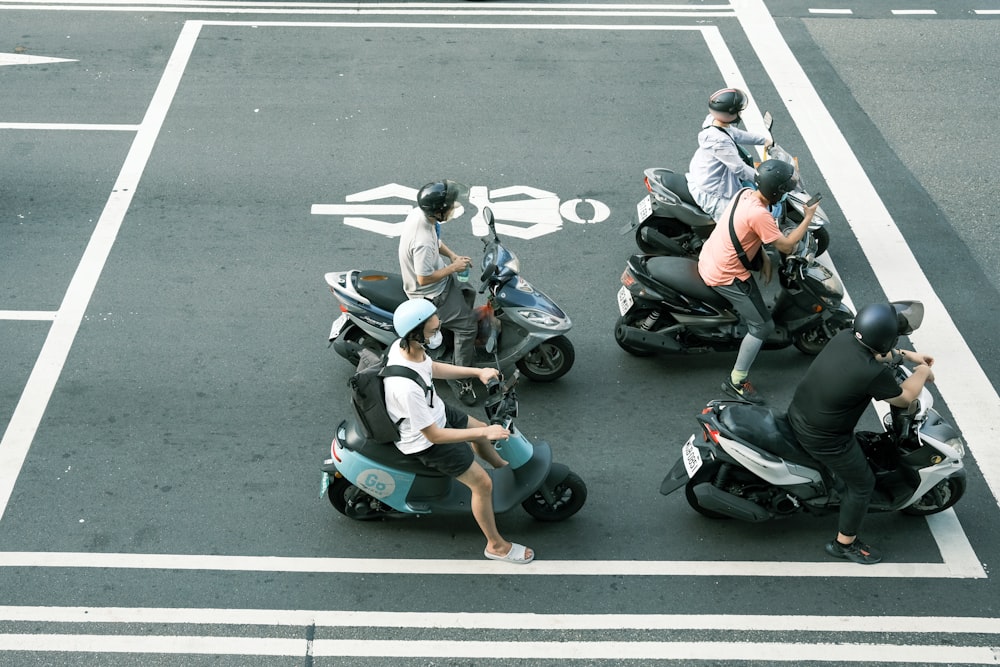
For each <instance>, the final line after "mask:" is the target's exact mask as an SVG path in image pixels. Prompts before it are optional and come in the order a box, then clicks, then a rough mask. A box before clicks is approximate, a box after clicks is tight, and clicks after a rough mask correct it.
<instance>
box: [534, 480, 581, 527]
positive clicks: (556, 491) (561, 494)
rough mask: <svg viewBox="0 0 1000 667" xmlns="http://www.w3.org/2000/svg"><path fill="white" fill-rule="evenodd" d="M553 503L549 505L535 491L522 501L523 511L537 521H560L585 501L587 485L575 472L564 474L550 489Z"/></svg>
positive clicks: (570, 514) (576, 510)
mask: <svg viewBox="0 0 1000 667" xmlns="http://www.w3.org/2000/svg"><path fill="white" fill-rule="evenodd" d="M552 495H553V496H554V497H555V503H554V504H552V505H550V504H549V503H548V502H546V500H545V497H544V496H543V495H542V494H541V493H535V495H533V496H531V497H530V498H528V499H527V500H525V501H524V502H523V503H521V507H523V508H524V511H525V512H527V513H528V514H530V515H531V516H533V517H535V518H536V519H538V520H539V521H562V520H563V519H568V518H570V517H571V516H573V515H574V514H576V513H577V512H579V511H580V508H581V507H583V504H584V503H585V502H587V485H586V484H584V483H583V480H582V479H581V478H580V476H579V475H577V474H576V473H575V472H570V473H569V474H568V475H566V479H564V480H563V481H561V482H559V484H556V486H555V488H553V489H552Z"/></svg>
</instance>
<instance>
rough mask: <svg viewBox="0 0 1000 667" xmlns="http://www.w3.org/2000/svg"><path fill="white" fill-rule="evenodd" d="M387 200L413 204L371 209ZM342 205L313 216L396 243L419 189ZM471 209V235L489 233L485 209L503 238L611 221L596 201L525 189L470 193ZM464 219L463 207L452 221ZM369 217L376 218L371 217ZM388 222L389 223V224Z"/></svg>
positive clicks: (394, 187) (364, 195) (374, 193)
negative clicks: (331, 217)
mask: <svg viewBox="0 0 1000 667" xmlns="http://www.w3.org/2000/svg"><path fill="white" fill-rule="evenodd" d="M386 199H402V200H405V201H406V202H412V203H378V204H374V203H369V202H377V201H382V200H386ZM344 200H345V201H346V202H347V203H346V204H313V206H312V209H311V212H312V214H313V215H342V216H344V224H345V225H347V226H349V227H356V228H358V229H364V230H367V231H370V232H374V233H376V234H381V235H383V236H388V237H390V238H395V237H398V236H399V235H400V234H401V233H402V224H403V220H404V219H405V218H406V214H407V213H409V212H410V211H411V210H412V209H413V206H414V204H415V203H416V201H417V189H416V188H411V187H407V186H405V185H399V184H398V183H389V184H388V185H382V186H379V187H377V188H372V189H371V190H365V191H364V192H356V193H354V194H350V195H347V196H346V197H345V198H344ZM469 204H471V205H472V206H475V207H476V213H475V215H473V216H472V233H473V234H475V235H476V236H486V234H488V233H489V229H488V227H487V224H486V221H485V219H484V218H483V209H485V208H486V207H489V208H490V209H491V210H492V211H493V214H494V216H495V217H496V228H497V231H499V232H502V233H503V234H504V235H505V236H513V237H516V238H521V239H533V238H538V237H539V236H544V235H546V234H551V233H553V232H557V231H559V230H560V229H562V226H563V220H568V221H569V222H574V223H576V224H580V225H582V224H593V223H597V222H604V221H605V220H607V219H608V218H609V217H610V216H611V209H610V208H608V206H607V204H605V203H603V202H600V201H597V200H596V199H580V198H577V199H569V200H567V201H565V202H560V199H559V196H558V195H556V194H555V193H553V192H548V191H546V190H540V189H538V188H533V187H529V186H526V185H514V186H511V187H506V188H500V189H497V190H490V189H489V188H487V187H486V186H484V185H475V186H472V187H471V188H469ZM464 214H465V209H464V207H462V205H461V204H459V205H458V210H456V211H455V216H454V217H455V218H460V217H461V216H462V215H464ZM369 216H378V217H377V218H376V217H369ZM387 218H388V219H387Z"/></svg>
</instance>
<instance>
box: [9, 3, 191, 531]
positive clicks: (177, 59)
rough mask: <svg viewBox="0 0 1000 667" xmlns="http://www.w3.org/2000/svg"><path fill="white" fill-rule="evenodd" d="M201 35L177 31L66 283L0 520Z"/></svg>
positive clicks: (22, 422)
mask: <svg viewBox="0 0 1000 667" xmlns="http://www.w3.org/2000/svg"><path fill="white" fill-rule="evenodd" d="M200 30H201V24H199V23H197V22H193V21H192V22H187V23H185V24H184V27H183V28H182V29H181V33H180V36H179V37H178V39H177V44H176V46H175V47H174V51H173V54H171V56H170V60H169V61H168V62H167V65H166V68H165V69H164V71H163V76H162V78H161V79H160V83H159V85H158V86H157V88H156V92H155V93H154V94H153V98H152V100H151V101H150V103H149V108H148V109H147V111H146V116H145V118H143V120H142V123H141V124H140V126H139V130H138V132H137V133H136V135H135V138H134V140H133V142H132V147H131V148H130V149H129V152H128V155H127V156H126V157H125V162H124V163H123V164H122V168H121V172H120V173H119V174H118V179H117V181H116V182H115V185H114V188H113V189H112V192H111V196H110V197H109V198H108V201H107V203H106V204H105V206H104V211H103V212H102V213H101V217H100V218H99V219H98V221H97V225H96V226H95V228H94V233H93V235H91V237H90V242H89V243H88V244H87V248H86V249H85V250H84V252H83V257H82V259H81V260H80V264H79V266H77V269H76V272H75V273H74V274H73V278H72V279H71V280H70V283H69V287H68V288H67V290H66V294H65V295H64V297H63V301H62V304H61V305H60V307H59V311H58V315H57V316H56V317H55V318H54V319H53V321H52V326H51V328H50V329H49V334H48V336H47V337H46V339H45V343H44V344H43V345H42V350H41V352H40V353H39V355H38V358H37V360H36V361H35V365H34V367H33V368H32V370H31V375H30V376H29V377H28V381H27V383H26V384H25V387H24V391H23V392H22V393H21V398H20V400H19V401H18V403H17V407H16V408H14V413H13V414H12V415H11V418H10V423H9V424H8V426H7V430H6V432H5V433H4V436H3V440H0V518H2V517H3V513H4V512H6V510H7V503H9V502H10V496H11V493H12V492H13V490H14V484H15V483H16V481H17V477H18V475H19V474H20V473H21V467H22V466H23V465H24V459H25V457H26V456H27V454H28V450H29V449H30V447H31V442H32V440H33V439H34V437H35V432H36V431H37V430H38V425H39V424H40V423H41V420H42V416H43V415H44V414H45V409H46V407H48V404H49V399H50V398H51V397H52V390H53V389H54V388H55V385H56V382H57V381H58V379H59V375H60V374H61V373H62V369H63V365H64V364H65V363H66V358H67V356H68V355H69V350H70V348H71V347H72V345H73V339H74V338H76V334H77V331H78V330H79V328H80V323H81V322H82V321H83V317H84V314H85V313H86V310H87V305H88V304H89V303H90V298H91V296H92V295H93V293H94V288H95V287H96V286H97V281H98V280H99V279H100V277H101V271H102V270H103V269H104V263H105V262H106V261H107V259H108V255H109V253H110V252H111V246H112V245H114V242H115V239H116V238H117V236H118V230H119V229H120V228H121V224H122V220H123V219H124V218H125V214H126V213H127V212H128V207H129V205H130V204H131V202H132V196H133V194H134V193H135V189H136V187H138V185H139V180H140V178H141V177H142V172H143V170H144V169H145V168H146V161H147V160H148V159H149V156H150V154H151V153H152V150H153V146H154V144H155V143H156V138H157V136H158V134H159V132H160V127H162V125H163V120H164V118H165V117H166V115H167V109H169V108H170V103H171V101H172V99H173V97H174V94H175V92H176V91H177V86H178V84H179V83H180V80H181V76H182V75H183V74H184V69H185V68H186V67H187V62H188V58H189V57H190V55H191V51H192V50H193V49H194V44H195V40H196V39H197V37H198V33H199V31H200Z"/></svg>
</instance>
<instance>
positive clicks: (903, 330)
mask: <svg viewBox="0 0 1000 667" xmlns="http://www.w3.org/2000/svg"><path fill="white" fill-rule="evenodd" d="M891 305H892V308H893V310H895V311H896V322H897V323H898V325H899V328H898V331H899V335H900V336H908V335H910V334H911V333H913V332H914V331H915V330H917V329H919V328H920V325H921V324H922V323H923V321H924V304H923V303H921V302H920V301H893V302H892V304H891Z"/></svg>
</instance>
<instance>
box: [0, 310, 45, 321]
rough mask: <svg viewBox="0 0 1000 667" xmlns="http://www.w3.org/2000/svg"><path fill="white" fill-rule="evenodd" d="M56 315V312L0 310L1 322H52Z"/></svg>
mask: <svg viewBox="0 0 1000 667" xmlns="http://www.w3.org/2000/svg"><path fill="white" fill-rule="evenodd" d="M56 315H57V313H56V311H54V310H0V320H23V321H34V320H38V321H42V322H46V321H47V322H51V321H52V320H54V319H55V318H56Z"/></svg>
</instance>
